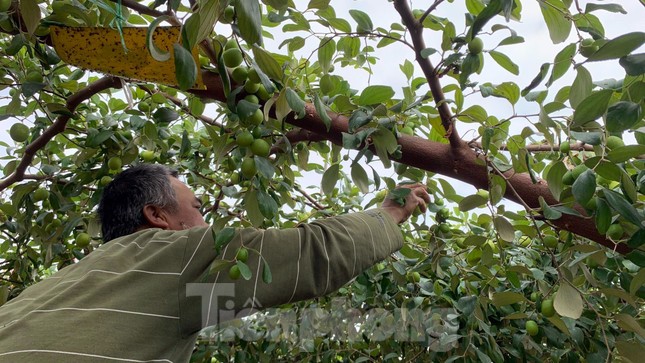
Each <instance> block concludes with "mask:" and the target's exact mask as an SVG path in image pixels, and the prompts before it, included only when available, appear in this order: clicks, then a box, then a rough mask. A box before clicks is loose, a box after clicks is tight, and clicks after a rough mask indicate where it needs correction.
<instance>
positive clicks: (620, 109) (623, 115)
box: [606, 101, 641, 133]
mask: <svg viewBox="0 0 645 363" xmlns="http://www.w3.org/2000/svg"><path fill="white" fill-rule="evenodd" d="M640 119H641V106H640V105H639V104H638V103H634V102H630V101H619V102H616V103H614V104H613V105H611V106H609V109H608V110H607V121H606V125H607V131H609V132H616V133H619V132H623V131H625V130H628V129H630V128H632V127H633V126H634V125H636V123H638V121H640Z"/></svg>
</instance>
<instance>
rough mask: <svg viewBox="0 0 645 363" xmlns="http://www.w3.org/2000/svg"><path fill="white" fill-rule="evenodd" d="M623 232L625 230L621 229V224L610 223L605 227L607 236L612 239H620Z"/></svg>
mask: <svg viewBox="0 0 645 363" xmlns="http://www.w3.org/2000/svg"><path fill="white" fill-rule="evenodd" d="M623 234H625V231H624V230H623V226H621V225H620V224H612V225H610V226H609V228H608V229H607V237H609V238H610V239H612V240H619V239H621V238H622V237H623Z"/></svg>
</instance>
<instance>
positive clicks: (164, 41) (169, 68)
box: [50, 26, 206, 89]
mask: <svg viewBox="0 0 645 363" xmlns="http://www.w3.org/2000/svg"><path fill="white" fill-rule="evenodd" d="M180 29H181V28H180V27H157V28H155V30H154V33H153V35H152V39H153V42H154V43H155V44H156V45H157V48H159V50H160V51H162V52H170V59H169V60H167V61H165V62H159V61H157V60H155V59H154V58H152V56H151V55H150V51H149V50H148V48H147V47H146V32H147V30H148V28H142V27H129V28H127V27H126V28H123V38H124V40H125V45H126V47H127V49H128V51H127V53H126V52H125V50H124V49H123V46H122V45H121V35H120V34H119V32H118V31H117V30H116V29H110V28H96V27H61V26H51V27H50V30H51V31H50V35H51V38H52V42H53V43H54V48H55V49H56V53H58V56H59V57H60V58H61V59H62V60H63V61H65V62H66V63H68V64H71V65H74V66H77V67H81V68H85V69H89V70H92V71H97V72H103V73H107V74H112V75H116V76H121V77H126V78H132V79H136V80H140V81H145V82H152V83H161V84H166V85H169V86H178V83H177V78H176V76H175V55H174V51H173V44H175V43H177V42H180V39H181V34H180ZM192 55H193V59H194V60H195V64H196V65H197V66H198V67H199V58H198V54H197V48H193V49H192ZM193 88H197V89H205V88H206V87H205V86H204V83H203V81H202V75H201V72H197V81H196V82H195V85H194V86H193Z"/></svg>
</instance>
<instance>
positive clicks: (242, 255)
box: [235, 247, 249, 262]
mask: <svg viewBox="0 0 645 363" xmlns="http://www.w3.org/2000/svg"><path fill="white" fill-rule="evenodd" d="M235 259H236V260H238V261H241V262H246V261H247V260H248V259H249V250H247V249H246V248H244V247H240V249H239V250H237V254H236V255H235Z"/></svg>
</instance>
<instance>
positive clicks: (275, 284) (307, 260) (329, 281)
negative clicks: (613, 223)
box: [180, 209, 403, 330]
mask: <svg viewBox="0 0 645 363" xmlns="http://www.w3.org/2000/svg"><path fill="white" fill-rule="evenodd" d="M198 234H199V235H198ZM190 239H191V240H192V241H193V242H191V243H193V244H194V245H195V246H194V249H193V250H192V251H191V248H192V247H191V246H190V244H189V246H188V248H187V251H186V257H185V259H186V261H187V262H186V266H185V268H184V275H185V276H182V281H185V283H204V286H203V287H200V288H201V289H202V290H204V291H200V292H198V293H196V295H198V296H183V297H180V300H181V298H184V299H185V300H183V301H184V302H185V303H184V305H183V307H184V308H185V309H182V314H185V315H184V318H185V319H186V321H187V328H188V327H191V328H188V330H190V329H193V328H194V329H197V328H201V327H202V326H206V325H212V324H214V323H217V322H221V321H222V320H226V317H224V318H223V317H222V315H223V313H222V311H223V310H227V309H228V310H234V311H235V312H236V315H237V317H239V314H238V312H240V311H245V313H252V312H254V311H257V310H258V309H262V308H268V307H273V306H277V305H280V304H284V303H288V302H295V301H299V300H304V299H309V298H313V297H317V296H322V295H325V294H329V293H331V292H334V291H336V290H337V289H338V288H340V287H341V286H343V285H344V284H345V283H347V282H348V281H349V280H351V279H352V278H354V277H355V276H356V275H358V274H360V273H361V272H362V271H363V270H365V269H366V268H367V267H369V266H372V265H373V264H375V263H376V262H378V261H380V260H382V259H384V258H386V257H387V256H389V255H390V254H392V253H393V252H395V251H397V250H398V249H399V248H401V246H402V245H403V238H402V235H401V231H400V230H399V227H398V226H397V224H396V223H395V222H394V221H393V220H392V218H391V217H390V216H389V215H388V214H387V213H385V212H383V211H382V210H379V209H375V210H370V211H366V212H362V213H354V214H348V215H344V216H339V217H332V218H326V219H322V220H318V221H315V222H313V223H310V224H303V225H300V226H298V227H296V228H290V229H269V230H260V229H253V228H245V229H240V230H238V231H237V233H236V234H235V237H234V238H233V240H232V241H231V242H230V243H229V244H228V245H227V246H226V247H225V248H223V249H222V253H221V256H218V257H215V256H214V248H213V246H214V242H213V236H212V233H210V232H208V231H205V230H198V233H197V232H196V235H195V236H193V237H192V238H190ZM242 245H243V246H244V247H245V248H247V249H249V251H250V254H249V259H248V261H247V264H248V266H249V268H250V270H251V273H252V276H251V278H250V279H248V280H245V279H244V278H240V279H238V280H235V281H232V280H230V279H229V277H228V269H224V270H221V271H219V272H216V273H213V274H208V273H207V272H208V270H209V268H210V266H211V264H212V262H213V259H225V260H231V261H232V260H234V258H235V255H236V253H237V250H238V248H239V247H240V246H242ZM265 263H266V265H268V268H269V269H270V271H271V276H272V282H271V283H270V284H267V283H265V282H264V281H263V278H262V273H263V269H264V268H265V267H264V266H265ZM212 282H215V284H212ZM209 284H210V285H209ZM231 288H232V289H233V291H232V292H231ZM229 295H232V296H229ZM203 299H207V301H208V303H207V304H204V303H203V301H205V300H203ZM198 302H199V309H198V310H199V311H200V313H199V314H198V313H197V312H196V311H194V310H195V309H196V306H197V303H198ZM204 309H207V310H206V312H205V313H204V312H203V310H204ZM198 320H199V321H201V322H202V323H201V324H198Z"/></svg>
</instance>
